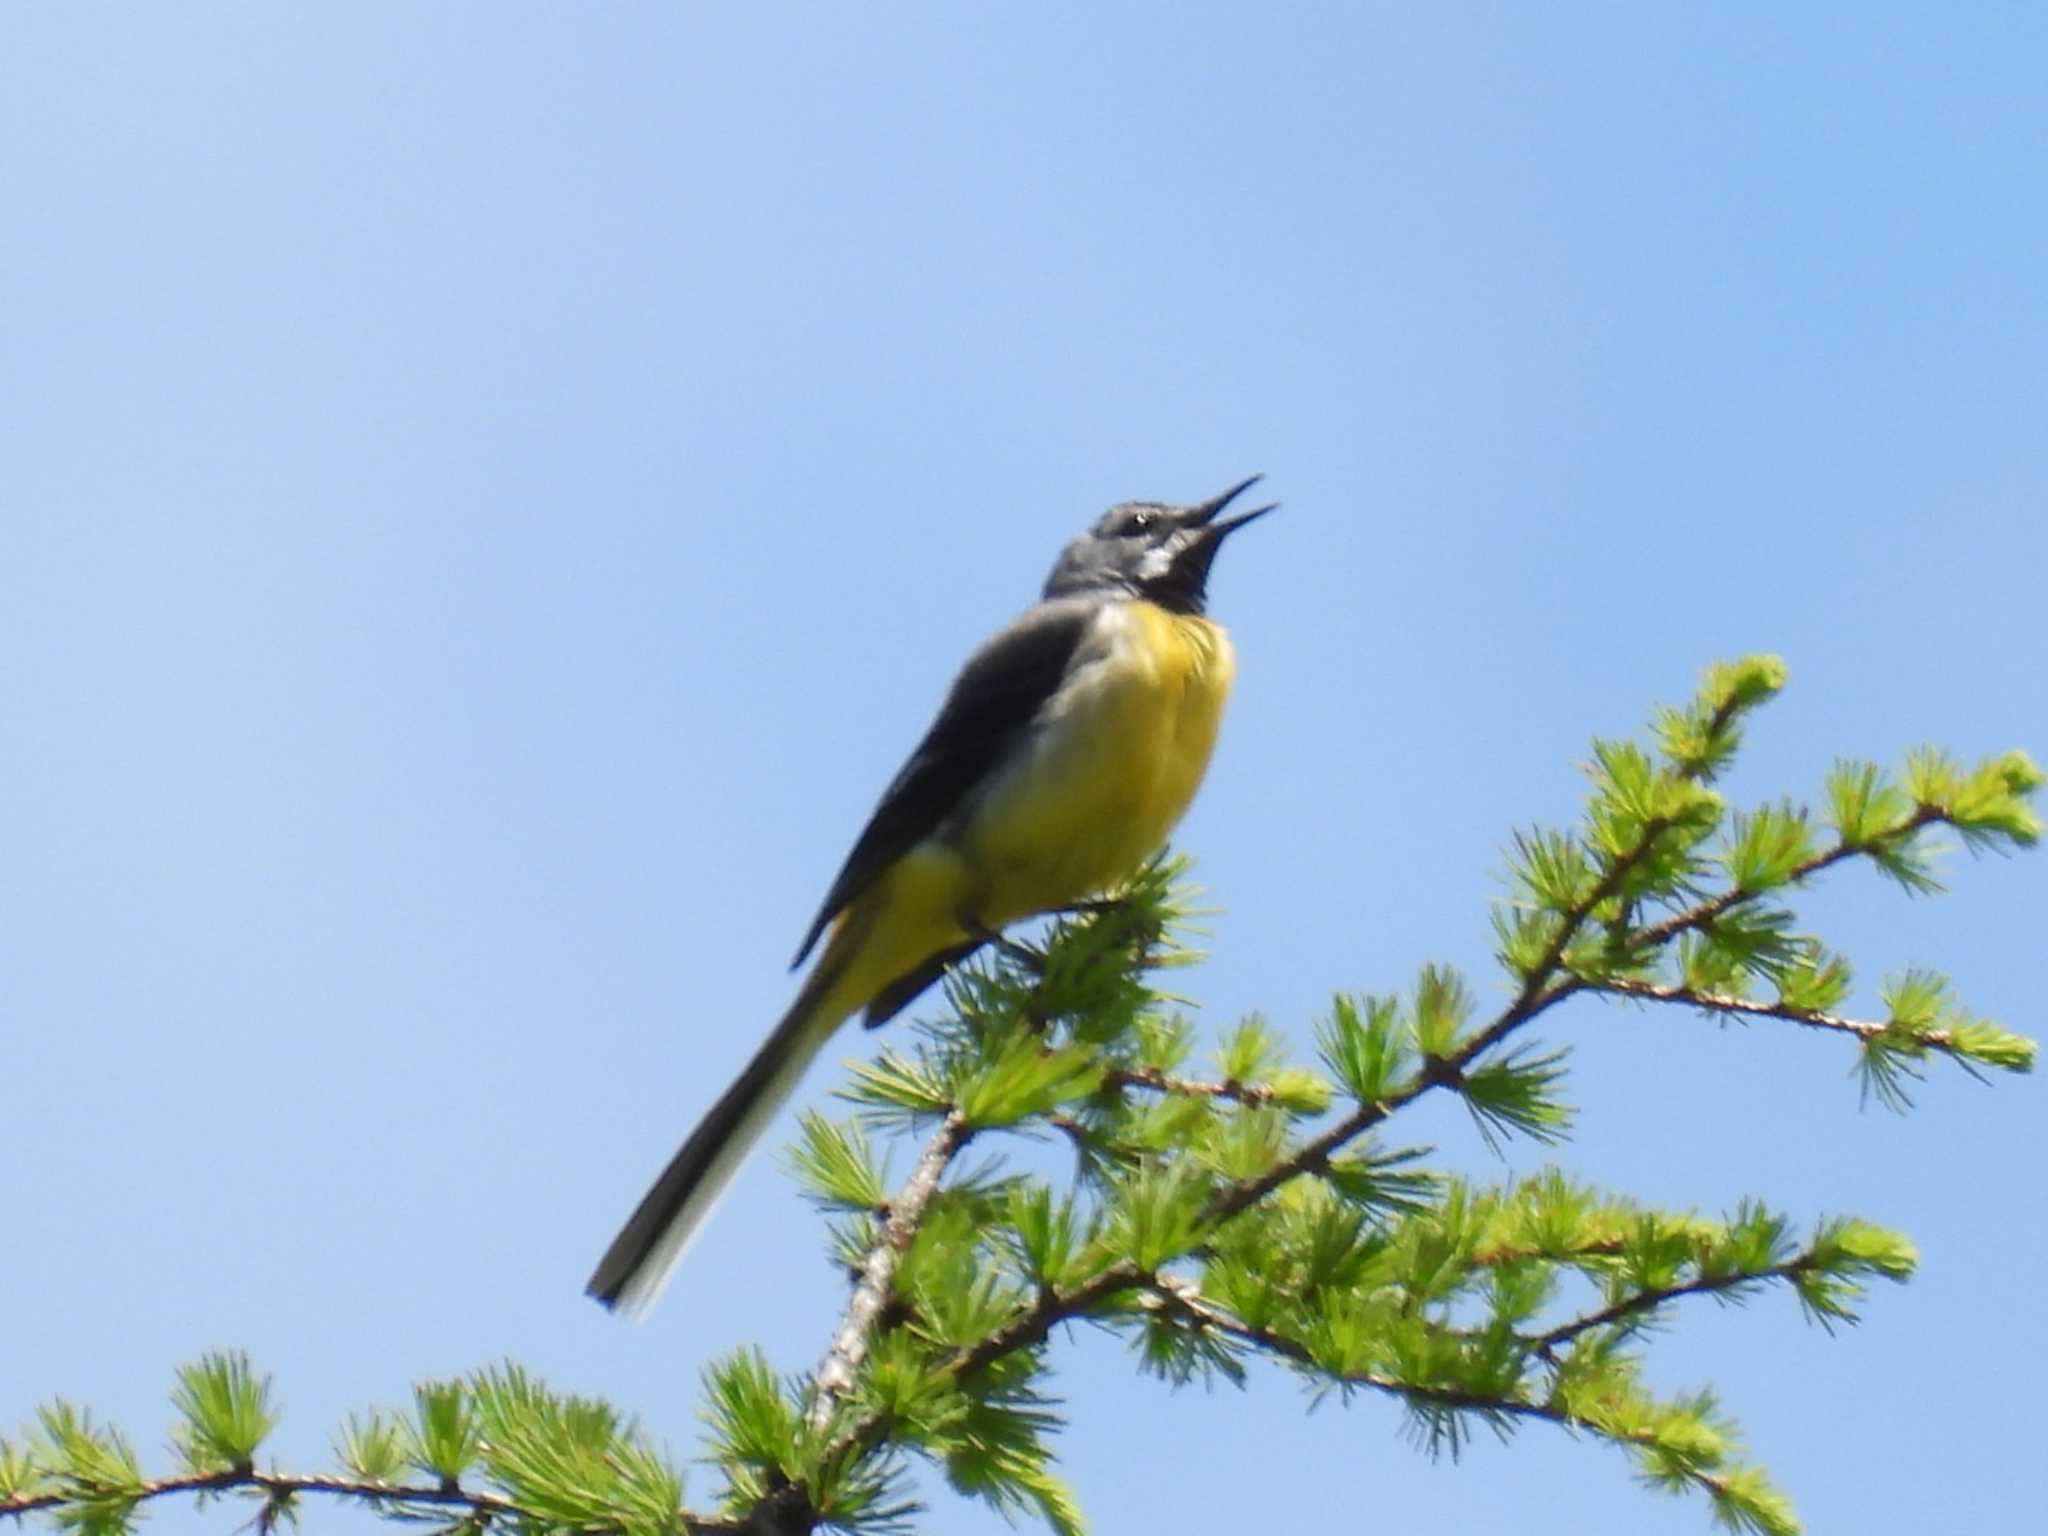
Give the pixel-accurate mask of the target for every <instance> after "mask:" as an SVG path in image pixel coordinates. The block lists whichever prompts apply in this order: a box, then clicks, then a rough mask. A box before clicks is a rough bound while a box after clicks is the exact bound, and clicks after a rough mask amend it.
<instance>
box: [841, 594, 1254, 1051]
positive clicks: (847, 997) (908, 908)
mask: <svg viewBox="0 0 2048 1536" xmlns="http://www.w3.org/2000/svg"><path fill="white" fill-rule="evenodd" d="M1077 661H1078V663H1079V664H1078V666H1077V667H1076V669H1075V671H1074V672H1073V673H1072V674H1071V675H1070V677H1069V680H1068V683H1067V685H1066V686H1065V687H1064V688H1062V690H1061V692H1060V694H1059V696H1058V697H1057V699H1056V700H1055V701H1054V704H1053V705H1051V706H1048V709H1047V712H1046V713H1045V714H1044V715H1043V716H1042V717H1041V718H1040V720H1039V722H1038V724H1037V725H1036V726H1035V727H1034V728H1033V731H1032V734H1031V736H1030V738H1029V739H1028V741H1027V742H1026V743H1025V744H1024V745H1023V746H1022V748H1021V749H1020V750H1019V752H1018V753H1017V754H1016V756H1015V757H1014V758H1013V760H1012V761H1011V762H1009V763H1008V764H1007V765H1006V766H1005V767H1004V768H1002V769H1001V770H999V772H998V775H997V777H996V778H995V779H994V780H993V781H992V782H991V784H990V785H989V786H988V788H987V790H986V792H984V793H983V794H981V795H979V796H978V797H977V798H976V800H975V801H974V802H973V804H972V806H971V808H970V809H969V810H968V812H967V814H966V815H965V817H964V818H963V819H962V820H961V821H960V822H959V823H957V824H956V825H954V826H952V827H950V828H948V829H947V830H946V831H945V832H944V833H943V834H942V835H940V836H938V837H934V838H930V839H927V840H926V841H924V842H922V843H920V844H918V845H917V847H915V848H913V849H912V850H911V851H910V852H908V853H907V854H905V855H904V856H903V857H902V858H901V859H899V860H897V861H896V863H895V864H894V865H892V866H891V867H890V868H889V869H888V870H887V871H886V872H885V873H884V874H883V875H882V877H881V878H880V879H879V880H877V881H876V882H875V884H874V886H873V887H872V888H871V889H870V890H868V891H867V892H866V893H865V894H864V895H863V896H862V897H861V899H860V900H859V901H857V902H855V903H854V905H853V906H852V907H850V908H849V909H848V910H847V911H846V912H845V913H843V914H842V915H841V917H840V919H839V921H838V922H836V923H835V924H834V925H833V929H832V937H831V940H830V942H829V944H828V946H827V953H826V956H825V958H824V959H823V960H821V961H820V964H819V971H820V972H821V973H824V974H825V975H829V976H830V980H829V982H827V991H826V994H825V995H824V997H823V998H822V999H821V1006H820V1007H819V1009H818V1015H817V1017H818V1021H819V1023H820V1024H823V1025H824V1027H825V1028H827V1029H829V1027H830V1025H829V1024H825V1020H827V1019H829V1020H830V1021H831V1022H833V1023H836V1022H837V1021H838V1020H839V1019H841V1018H844V1017H845V1016H846V1015H847V1014H848V1013H851V1012H853V1011H855V1010H856V1009H859V1008H862V1007H864V1006H866V1004H867V1003H868V1002H869V1001H870V1000H871V999H872V998H873V997H874V995H875V994H876V993H877V992H879V991H880V990H881V989H882V988H883V987H885V986H887V985H889V984H890V983H891V982H893V981H895V980H896V979H897V978H898V977H900V976H902V975H904V974H906V973H908V972H910V971H912V970H914V969H916V968H917V967H918V966H919V965H921V964H922V963H924V962H925V961H926V960H927V959H928V958H929V957H931V956H932V955H935V954H939V953H941V952H943V951H945V950H948V949H952V948H954V947H955V946H957V945H959V944H960V943H961V942H963V941H964V940H966V939H967V938H968V937H969V936H970V934H969V930H968V928H967V927H966V925H965V921H964V920H965V919H972V920H973V921H975V922H977V923H979V924H981V925H982V926H983V927H985V928H1002V927H1004V926H1005V925H1007V924H1009V923H1013V922H1016V921H1018V920H1019V919H1020V918H1025V917H1030V916H1032V915H1034V914H1036V913H1040V912H1045V911H1049V910H1051V909H1052V908H1055V907H1063V906H1067V905H1070V904H1071V903H1073V902H1077V901H1081V900H1084V899H1086V898H1087V897H1090V896H1093V895H1097V894H1099V893H1100V892H1102V891H1105V890H1108V889H1110V888H1111V887H1113V886H1115V885H1117V884H1118V883H1119V882H1121V881H1122V880H1124V879H1125V878H1126V877H1127V876H1129V875H1130V874H1132V873H1133V872H1134V871H1135V870H1136V869H1137V868H1138V866H1139V865H1141V864H1142V863H1144V861H1145V860H1146V859H1147V858H1149V857H1150V856H1151V855H1152V854H1154V853H1156V852H1157V851H1158V850H1159V849H1160V848H1161V847H1162V846H1163V845H1164V844H1165V842H1166V839H1167V837H1168V835H1169V834H1170V833H1171V832H1172V831H1173V829H1174V827H1175V825H1176V824H1177V823H1178V822H1179V821H1180V818H1181V816H1182V815H1183V814H1184V813H1185V812H1186V811H1187V808H1188V805H1189V803H1190V802H1191V801H1193V799H1194V797H1195V791H1196V790H1197V789H1199V788H1200V787H1201V783H1202V776H1203V774H1204V773H1206V772H1207V771H1208V767H1209V755H1210V753H1211V751H1212V750H1213V749H1214V747H1215V745H1216V731H1217V727H1218V726H1219V725H1220V724H1221V723H1222V718H1223V706H1224V702H1225V701H1226V699H1227V698H1228V697H1229V694H1230V684H1231V679H1232V677H1233V675H1234V673H1235V670H1236V659H1235V656H1234V655H1233V653H1232V651H1231V647H1230V637H1229V636H1228V634H1226V633H1225V632H1224V630H1223V629H1222V628H1221V627H1220V626H1219V625H1216V624H1212V623H1210V622H1209V621H1208V620H1207V619H1203V618H1199V617H1195V616H1192V615H1182V614H1173V613H1169V612H1167V611H1166V610H1165V609H1163V608H1160V607H1158V606H1157V605H1156V604H1152V603H1145V602H1135V601H1133V602H1122V603H1116V604H1113V605H1111V606H1110V607H1109V608H1107V609H1105V610H1104V612H1103V614H1102V616H1101V617H1100V618H1099V619H1098V620H1097V621H1096V625H1095V628H1094V630H1093V632H1092V635H1091V640H1090V643H1089V645H1088V646H1087V647H1086V648H1084V652H1083V655H1082V657H1080V658H1077ZM841 957H843V960H844V968H843V969H842V968H841V966H840V964H839V961H840V959H841Z"/></svg>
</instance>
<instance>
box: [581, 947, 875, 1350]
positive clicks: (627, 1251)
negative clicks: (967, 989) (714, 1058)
mask: <svg viewBox="0 0 2048 1536" xmlns="http://www.w3.org/2000/svg"><path fill="white" fill-rule="evenodd" d="M833 958H834V957H833V956H831V955H829V954H828V955H827V957H826V959H825V960H824V961H822V962H821V963H820V964H819V967H818V969H817V970H816V971H813V972H812V974H811V977H810V980H809V982H808V983H807V984H806V985H805V987H804V988H803V990H802V991H801V992H800V993H798V994H797V999H796V1002H795V1003H794V1004H792V1005H791V1007H790V1010H789V1012H788V1013H786V1014H784V1015H783V1018H782V1022H781V1023H779V1024H777V1025H776V1026H775V1030H774V1032H773V1033H772V1034H770V1035H769V1036H768V1040H767V1043H766V1044H764V1045H763V1046H762V1047H761V1049H760V1050H759V1051H757V1052H756V1053H755V1054H754V1059H753V1060H752V1061H750V1062H748V1063H747V1065H746V1067H745V1068H744V1069H743V1070H742V1071H741V1073H740V1075H739V1076H738V1078H736V1079H735V1080H734V1082H733V1085H732V1086H731V1087H730V1088H728V1089H726V1090H725V1092H724V1094H723V1095H722V1096H721V1097H720V1098H719V1100H718V1102H717V1103H716V1104H714V1105H712V1106H711V1112H710V1113H709V1114H707V1115H706V1116H705V1117H704V1118H703V1120H702V1121H701V1122H699V1124H698V1126H697V1129H695V1130H694V1131H692V1132H690V1139H689V1140H688V1141H686V1142H684V1143H683V1145H682V1149H681V1150H680V1151H678V1152H677V1153H676V1155H675V1156H674V1157H672V1158H670V1159H669V1163H668V1166H667V1167H666V1168H664V1169H662V1171H661V1177H660V1178H658V1179H656V1180H655V1181H654V1187H653V1188H652V1189H650V1190H648V1191H647V1193H646V1195H645V1196H643V1197H642V1198H641V1201H640V1204H639V1205H638V1206H636V1207H635V1208H634V1210H633V1214H632V1215H631V1216H629V1217H627V1218H626V1224H625V1226H623V1227H621V1228H620V1229H619V1235H618V1236H617V1237H615V1238H613V1239H612V1245H611V1247H609V1248H607V1249H606V1250H605V1254H604V1257H603V1258H602V1259H599V1260H598V1261H597V1269H596V1270H595V1271H594V1272H593V1273H592V1274H591V1277H590V1283H589V1284H588V1285H587V1286H585V1287H584V1289H585V1290H586V1291H588V1292H589V1294H591V1295H592V1296H595V1297H596V1298H597V1299H598V1300H599V1301H601V1302H603V1303H604V1304H605V1305H606V1306H607V1307H614V1308H623V1309H624V1310H625V1311H627V1312H629V1313H632V1314H633V1315H635V1316H638V1315H640V1314H643V1313H645V1312H646V1311H647V1309H648V1308H649V1307H651V1306H653V1305H654V1302H655V1298H657V1297H658V1296H660V1295H661V1290H662V1287H663V1286H665V1285H667V1284H668V1278H669V1276H670V1275H671V1274H672V1273H674V1271H675V1267H676V1265H677V1264H679V1263H681V1262H682V1258H683V1253H684V1251H685V1250H686V1249H687V1248H688V1247H689V1246H690V1239H691V1238H692V1237H694V1236H696V1234H697V1229H698V1228H699V1227H701V1226H702V1225H703V1224H704V1219H705V1218H706V1217H707V1216H709V1215H710V1214H711V1211H712V1208H713V1207H714V1206H716V1205H717V1204H718V1200H719V1197H720V1196H721V1195H723V1194H724V1193H725V1190H726V1186H727V1185H728V1184H730V1183H731V1182H732V1178H733V1175H734V1174H736V1173H738V1172H739V1170H740V1165H741V1164H742V1163H744V1162H745V1161H746V1158H747V1154H748V1153H749V1152H751V1151H753V1149H754V1145H755V1143H756V1142H758V1141H759V1140H760V1139H761V1136H762V1133H763V1132H765V1131H766V1130H767V1129H768V1123H769V1122H770V1121H771V1120H773V1119H774V1118H775V1112H776V1111H777V1110H779V1109H780V1108H782V1106H783V1104H784V1103H785V1102H786V1101H787V1100H788V1098H789V1096H790V1094H791V1093H793V1092H794V1091H795V1090H796V1085H797V1083H798V1082H799V1081H800V1080H801V1079H802V1077H803V1075H804V1068H806V1067H808V1066H809V1065H810V1064H811V1058H812V1057H814V1056H816V1055H817V1054H818V1052H819V1050H820V1049H821V1048H822V1047H823V1046H824V1044H825V1042H826V1041H827V1040H828V1039H830V1038H831V1036H832V1031H833V1030H834V1029H836V1028H837V1027H838V1025H839V1021H840V1016H841V1013H842V1012H843V1010H838V1009H835V1008H834V1007H833V1006H832V1000H831V999H830V998H829V996H828V994H829V993H830V992H831V990H832V980H833V979H834V978H833V976H832V975H828V974H826V973H827V972H828V971H829V972H837V971H839V970H840V967H839V966H837V965H834V964H833V963H832V961H833Z"/></svg>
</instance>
